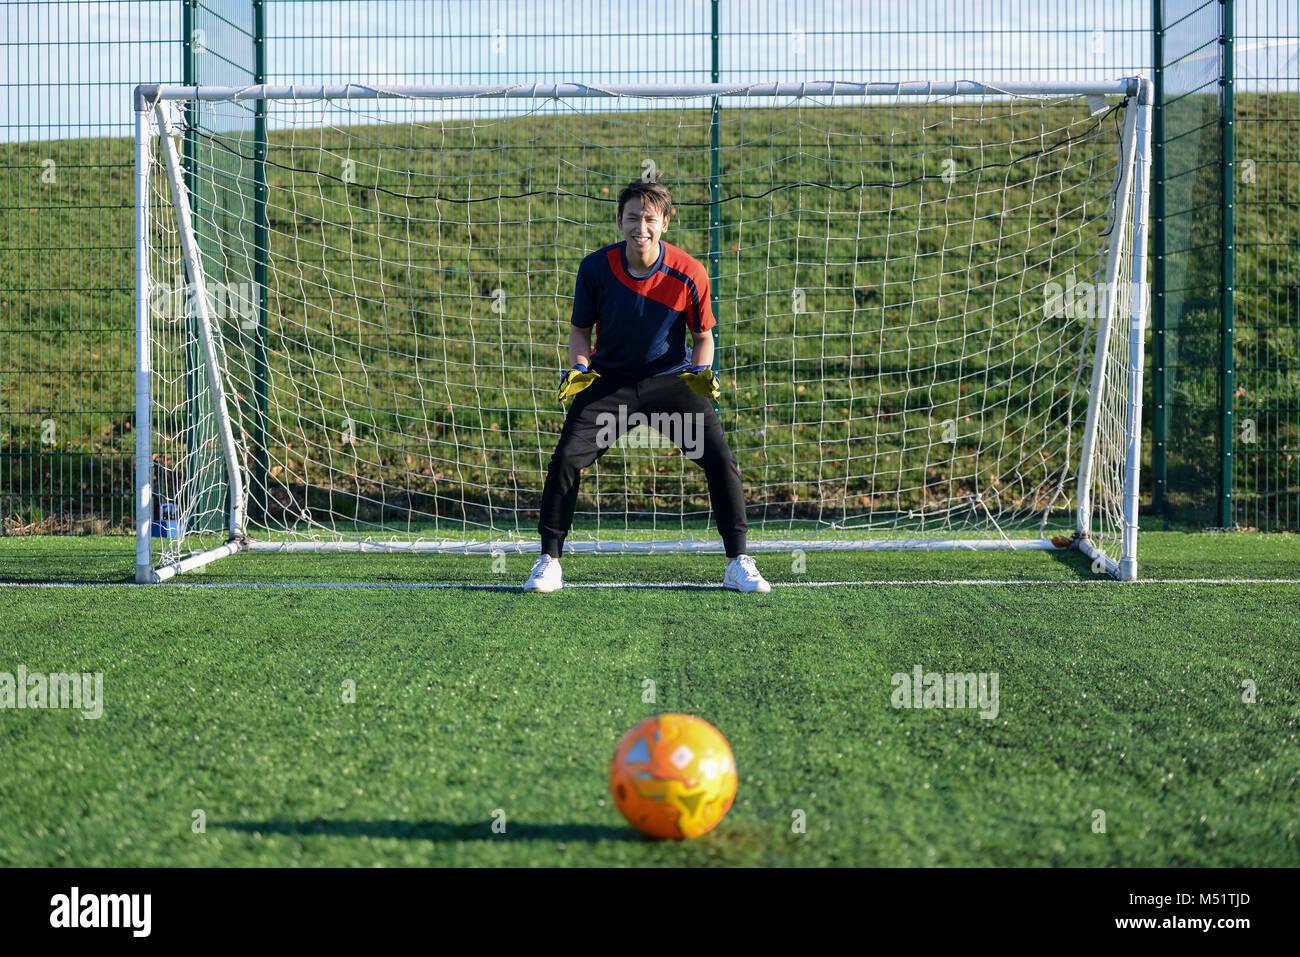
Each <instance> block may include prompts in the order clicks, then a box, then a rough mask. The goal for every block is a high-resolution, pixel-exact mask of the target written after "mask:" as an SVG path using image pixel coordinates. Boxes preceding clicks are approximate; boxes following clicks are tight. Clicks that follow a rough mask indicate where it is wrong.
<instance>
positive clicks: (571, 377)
mask: <svg viewBox="0 0 1300 957" xmlns="http://www.w3.org/2000/svg"><path fill="white" fill-rule="evenodd" d="M599 378H600V373H599V372H589V371H587V367H586V366H584V365H581V364H579V365H576V366H574V367H573V368H572V369H570V370H569V371H568V372H566V373H564V376H563V378H561V379H560V404H561V405H563V404H564V400H565V399H568V398H571V397H573V396H575V395H577V394H578V393H579V392H581V391H582V390H583V389H585V388H587V386H589V385H591V384H592V383H593V382H595V381H596V380H597V379H599Z"/></svg>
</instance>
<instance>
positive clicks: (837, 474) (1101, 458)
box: [135, 79, 1151, 582]
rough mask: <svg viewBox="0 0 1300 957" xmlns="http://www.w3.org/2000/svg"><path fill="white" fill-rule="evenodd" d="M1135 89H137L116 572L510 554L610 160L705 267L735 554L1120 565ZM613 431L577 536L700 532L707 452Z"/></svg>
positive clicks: (523, 543) (1131, 549)
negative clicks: (640, 187)
mask: <svg viewBox="0 0 1300 957" xmlns="http://www.w3.org/2000/svg"><path fill="white" fill-rule="evenodd" d="M1150 99H1151V97H1150V87H1149V84H1148V83H1147V82H1146V81H1144V80H1141V79H1128V80H1117V81H1114V82H1111V83H1102V84H1065V85H1056V86H1044V87H1030V86H1026V85H1023V84H1020V85H1015V84H1006V85H1002V84H983V83H974V82H962V83H955V84H954V83H943V84H939V83H935V84H929V83H904V84H882V83H872V84H853V83H841V82H835V83H830V82H824V83H802V84H801V83H796V84H774V83H768V84H757V85H746V86H738V87H728V86H724V85H716V84H703V85H698V86H639V87H612V88H597V87H592V86H584V85H579V84H560V85H548V86H541V85H530V86H524V87H519V86H515V87H403V88H387V89H375V88H370V87H364V86H355V85H350V86H345V87H328V88H323V87H250V88H244V89H225V88H194V87H185V88H180V87H157V86H142V87H139V88H137V90H136V101H135V102H136V138H137V140H136V161H137V168H136V185H137V204H136V245H137V291H136V298H137V303H136V324H137V350H136V364H137V378H136V397H137V410H136V415H137V442H138V449H137V463H136V487H137V518H138V527H137V529H138V539H137V560H136V566H137V579H138V580H140V581H146V582H152V581H160V580H164V579H166V578H170V577H171V576H173V575H175V574H177V573H178V572H183V571H188V570H191V569H194V568H197V567H200V566H201V565H203V564H205V563H207V562H209V561H212V560H214V559H216V558H219V557H222V556H225V555H230V554H233V553H235V552H238V551H241V550H245V549H283V550H320V551H331V550H334V551H350V550H355V551H376V552H381V551H420V550H430V551H473V552H484V553H487V552H494V551H497V550H500V551H527V552H531V551H535V550H538V547H539V545H538V542H539V538H538V533H537V520H538V509H539V506H540V503H541V493H542V484H543V480H544V477H545V474H546V467H547V463H548V461H549V458H550V455H551V452H552V450H553V449H554V446H555V443H556V440H557V438H558V436H559V432H560V428H561V426H562V424H563V421H564V415H565V409H564V408H563V407H562V406H561V405H560V404H559V402H558V401H557V398H556V392H557V388H558V385H559V379H560V375H561V373H562V371H563V370H564V368H565V367H566V365H567V340H568V328H569V319H570V311H571V307H572V299H573V293H574V281H575V276H576V273H577V268H578V264H579V263H580V261H581V260H582V258H583V257H584V256H585V255H587V254H588V253H590V252H592V251H594V250H596V249H599V248H601V247H603V246H606V245H609V244H611V243H614V242H616V241H618V240H619V239H620V238H621V235H620V233H619V232H618V231H617V229H616V227H615V218H616V203H617V197H618V194H619V192H620V191H621V189H622V188H623V187H624V186H626V185H627V184H628V183H629V182H630V181H631V180H634V179H646V180H651V179H652V180H655V181H657V182H659V183H661V184H663V185H665V186H667V187H668V188H669V189H670V190H671V192H672V195H673V199H674V203H675V208H676V215H675V216H674V217H673V218H672V220H671V223H670V225H669V228H668V230H667V232H666V233H665V234H664V239H665V240H666V241H668V242H671V243H673V244H674V245H676V246H679V247H680V248H682V249H683V250H685V251H686V252H688V253H690V254H691V255H693V256H694V257H695V258H697V259H698V260H699V261H700V262H701V263H703V264H704V265H705V267H706V268H707V270H708V273H709V276H710V285H711V296H712V306H713V312H714V314H715V316H716V317H717V320H718V325H717V327H716V330H715V335H716V340H717V341H716V354H715V360H714V362H715V369H716V371H717V373H718V376H719V378H720V380H721V383H722V390H723V391H722V396H721V398H720V399H719V400H718V412H719V415H720V417H721V420H722V423H723V426H724V428H725V430H726V433H727V437H728V441H729V443H730V444H731V447H732V449H733V451H734V452H735V454H736V457H737V459H738V461H739V464H740V469H741V477H742V481H743V484H744V487H745V495H746V509H747V516H748V520H749V524H750V535H749V541H750V551H754V552H757V551H764V550H791V549H796V548H803V549H814V548H946V549H953V550H963V549H984V548H1033V549H1054V548H1059V547H1074V548H1078V549H1080V550H1082V551H1083V552H1085V553H1086V554H1087V555H1088V556H1089V557H1090V558H1091V559H1092V560H1093V569H1094V571H1099V572H1106V573H1109V574H1111V575H1114V576H1115V577H1118V578H1133V577H1134V576H1135V575H1136V544H1137V500H1138V463H1139V457H1140V428H1141V391H1142V390H1141V383H1142V348H1143V331H1144V325H1145V312H1146V303H1145V295H1146V283H1145V281H1144V278H1145V245H1146V205H1147V199H1146V197H1147V175H1148V162H1149V141H1150V133H1149V127H1150V124H1149V122H1148V115H1149V111H1150V106H1149V104H1150ZM599 345H600V340H599V332H597V336H596V347H597V349H599ZM626 427H627V431H626V433H625V434H624V435H623V436H622V437H621V439H620V441H619V442H618V444H617V445H616V446H615V447H613V448H611V449H610V450H609V451H608V452H606V454H605V455H604V456H603V457H602V458H600V459H599V460H598V462H597V463H596V465H595V466H593V467H592V468H591V469H589V470H588V472H587V474H586V475H585V476H584V478H583V481H582V485H581V490H580V495H579V499H578V505H577V513H576V517H575V524H574V530H573V532H572V534H571V535H570V536H569V539H568V541H567V542H566V548H567V549H568V550H570V551H581V550H584V549H592V550H597V551H604V550H609V551H643V550H644V551H651V550H704V551H721V548H722V546H721V540H720V539H719V537H718V535H717V534H716V530H715V528H714V525H713V517H712V512H711V509H710V505H709V498H708V488H707V485H706V482H705V476H704V473H703V470H702V469H700V468H699V467H698V466H697V465H696V464H695V462H693V461H691V460H690V458H688V457H687V456H686V455H683V454H682V452H681V450H680V449H678V448H676V447H675V446H673V445H672V444H671V443H669V442H668V441H667V440H666V439H665V438H664V437H663V436H661V435H660V434H659V433H658V432H656V431H654V429H652V428H650V427H649V425H639V424H638V423H637V421H636V420H635V419H632V420H631V421H629V422H627V423H626ZM1053 540H1055V544H1054V543H1053Z"/></svg>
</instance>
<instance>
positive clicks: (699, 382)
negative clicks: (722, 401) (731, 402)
mask: <svg viewBox="0 0 1300 957" xmlns="http://www.w3.org/2000/svg"><path fill="white" fill-rule="evenodd" d="M677 378H679V379H681V380H682V381H683V382H685V383H686V384H687V385H688V386H690V387H691V389H693V390H694V391H695V392H698V393H699V394H700V395H702V396H704V398H706V399H711V400H712V401H714V402H717V401H718V396H720V395H722V387H721V386H720V385H718V377H717V376H715V375H714V374H713V370H712V369H710V368H709V367H708V366H695V367H694V368H692V369H691V370H690V371H689V372H679V373H678V374H677Z"/></svg>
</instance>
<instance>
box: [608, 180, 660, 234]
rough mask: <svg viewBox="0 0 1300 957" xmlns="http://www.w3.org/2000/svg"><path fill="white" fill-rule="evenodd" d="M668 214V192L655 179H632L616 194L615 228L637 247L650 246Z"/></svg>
mask: <svg viewBox="0 0 1300 957" xmlns="http://www.w3.org/2000/svg"><path fill="white" fill-rule="evenodd" d="M672 214H673V198H672V195H671V194H670V193H669V192H668V190H667V189H666V188H665V187H663V186H660V185H659V184H658V183H645V182H642V181H641V180H634V181H633V182H631V183H629V184H628V185H627V187H626V188H625V189H624V190H623V192H621V193H619V194H618V229H619V232H621V233H622V234H623V237H624V238H625V239H626V240H627V241H628V245H629V246H632V247H635V248H637V249H642V250H649V249H653V248H654V247H655V245H656V244H657V243H658V242H659V237H660V236H661V235H663V231H664V230H665V229H667V228H668V220H669V218H670V217H671V216H672Z"/></svg>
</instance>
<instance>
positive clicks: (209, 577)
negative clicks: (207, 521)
mask: <svg viewBox="0 0 1300 957" xmlns="http://www.w3.org/2000/svg"><path fill="white" fill-rule="evenodd" d="M1140 554H1141V557H1142V573H1143V576H1144V577H1160V578H1175V577H1182V578H1187V577H1198V578H1199V577H1213V578H1279V577H1290V578H1295V577H1300V576H1298V575H1296V571H1297V570H1298V569H1300V539H1297V538H1296V537H1294V536H1261V535H1250V534H1223V535H1207V534H1202V535H1189V534H1184V533H1179V532H1163V533H1162V532H1147V533H1145V534H1144V535H1143V537H1142V540H1141V552H1140ZM132 559H133V553H132V543H131V540H130V539H126V538H112V537H93V538H80V539H78V538H27V539H13V538H10V539H4V540H0V580H3V581H8V582H28V583H31V582H37V581H42V580H43V581H50V582H52V581H66V580H71V579H74V578H80V579H82V580H85V581H87V582H101V583H108V582H124V581H126V580H128V579H129V577H130V574H131V562H132ZM759 561H760V567H761V568H762V569H763V571H764V573H765V574H766V575H767V576H768V577H769V578H771V579H772V580H773V581H774V582H783V581H784V582H791V581H796V580H799V579H800V578H803V579H804V580H810V581H856V580H867V579H872V580H884V579H902V578H912V579H931V578H934V579H961V578H1009V579H1024V580H1025V582H1024V583H1023V584H1010V585H980V584H969V583H967V584H960V585H952V584H949V585H931V584H904V585H882V584H876V585H837V586H833V587H820V588H798V587H777V588H775V589H774V590H773V591H772V592H771V593H770V594H767V595H737V594H734V593H730V592H723V591H720V590H718V589H716V588H715V587H689V586H687V587H672V588H598V589H590V588H587V589H583V588H571V589H569V590H565V591H561V592H559V593H556V594H553V595H547V596H541V595H523V594H521V593H519V592H518V591H516V590H509V589H507V588H506V587H504V586H507V585H510V586H517V585H518V584H519V583H520V582H522V580H523V578H524V577H525V576H526V575H527V571H528V568H529V566H530V563H531V556H508V557H507V558H506V566H507V570H506V573H505V574H498V573H494V572H493V571H492V569H491V559H490V558H489V557H488V556H482V557H465V556H459V557H458V556H416V557H404V558H401V557H388V556H365V557H364V558H362V557H357V556H303V555H299V556H283V555H240V556H235V557H232V558H229V559H226V560H224V561H222V562H218V563H217V564H215V565H214V566H212V568H211V569H210V570H209V571H208V572H206V573H204V574H201V575H196V576H189V577H183V578H182V581H185V580H188V581H190V582H193V583H210V584H216V583H219V582H222V581H238V580H253V579H258V580H267V581H277V582H279V583H281V584H283V585H284V587H251V586H250V587H213V588H187V587H178V586H177V585H176V584H169V585H158V586H127V585H124V584H120V585H109V586H108V587H95V586H93V585H86V586H78V587H49V588H46V587H27V586H23V585H20V586H16V587H0V672H9V673H16V670H17V668H18V666H19V665H22V666H24V667H25V668H26V669H27V670H28V671H29V672H45V673H52V672H68V671H73V670H75V671H78V672H102V673H103V675H104V712H103V716H102V717H101V718H99V719H85V718H83V717H82V716H81V715H80V714H79V713H77V712H73V711H66V710H0V732H2V733H0V767H3V768H4V769H5V772H4V773H3V774H2V775H0V864H3V865H8V866H15V865H18V866H21V865H64V864H66V865H92V866H96V865H113V864H118V865H187V866H188V865H215V866H244V865H298V864H303V865H356V866H372V865H429V864H482V865H566V864H567V865H640V864H652V865H671V864H735V865H749V864H793V865H817V866H820V865H906V866H911V865H1004V864H1025V865H1084V866H1110V865H1121V866H1127V865H1145V866H1166V865H1198V866H1216V865H1242V866H1244V865H1260V864H1269V865H1295V864H1297V863H1300V849H1298V846H1297V841H1296V833H1297V830H1300V822H1298V820H1297V818H1298V817H1300V814H1298V813H1297V810H1296V801H1295V794H1296V788H1297V782H1298V780H1300V748H1297V740H1296V735H1297V713H1298V709H1300V677H1297V676H1298V675H1300V651H1297V645H1296V641H1295V634H1296V626H1295V622H1296V621H1297V620H1300V586H1296V585H1291V584H1267V585H1259V584H1222V585H1208V584H1190V583H1176V582H1168V583H1160V584H1152V583H1147V584H1136V585H1125V584H1120V583H1115V582H1109V581H1106V582H1095V583H1093V582H1092V581H1091V579H1092V578H1093V576H1092V575H1091V572H1090V570H1089V569H1088V567H1087V565H1086V563H1079V562H1078V561H1076V560H1074V556H1073V553H1066V554H1065V555H1050V554H1042V553H1031V554H1003V553H997V554H974V555H960V556H955V555H949V554H902V555H898V554H860V553H859V554H848V555H841V554H819V553H809V554H808V556H807V562H808V568H807V571H806V573H805V574H804V575H802V576H800V575H798V574H796V573H793V572H791V571H790V564H791V562H790V558H789V556H778V555H762V556H760V558H759ZM565 571H566V576H567V577H568V578H569V580H570V581H571V582H573V583H575V584H576V583H579V582H588V583H594V582H598V581H604V582H620V581H622V582H641V583H646V582H655V581H659V582H688V583H694V584H695V585H697V586H716V584H717V583H718V582H720V580H721V573H722V559H721V558H720V557H719V556H660V555H655V556H640V557H617V556H600V557H578V558H573V559H569V560H566V563H565ZM1033 579H1050V580H1055V581H1057V582H1059V583H1057V584H1053V583H1050V582H1048V583H1043V582H1035V581H1033ZM309 581H316V582H331V581H333V582H348V581H351V582H354V583H362V582H364V581H368V582H372V583H373V582H380V583H382V582H392V583H406V584H419V583H429V582H433V583H442V584H449V583H457V582H459V583H466V584H479V585H493V584H498V585H502V586H503V587H501V588H500V589H496V590H494V589H481V590H471V589H459V588H457V589H427V588H356V587H305V586H300V585H295V584H290V583H293V582H309ZM1077 582H1088V584H1086V585H1077V584H1074V583H1077ZM918 665H919V666H921V668H922V669H923V671H926V672H931V671H933V672H939V673H946V672H959V673H966V672H975V673H981V672H983V673H990V674H991V673H997V674H998V676H999V700H998V707H997V715H996V718H994V719H992V720H989V719H986V718H983V717H981V716H980V713H979V711H978V710H977V709H956V708H953V709H948V708H941V709H933V708H932V709H923V708H922V709H904V708H898V709H896V708H894V707H892V706H891V695H892V694H893V691H894V685H893V683H892V681H891V678H892V676H893V675H895V674H898V673H902V674H908V675H910V674H911V673H912V671H913V669H914V668H915V667H916V666H918ZM647 680H648V681H650V682H653V691H654V700H653V701H647V700H645V696H646V694H647V690H648V689H649V688H650V686H649V685H647V684H646V682H647ZM1247 681H1249V682H1253V688H1254V696H1255V700H1254V702H1253V703H1247V702H1246V701H1245V700H1243V695H1244V693H1245V691H1244V686H1243V682H1247ZM348 682H354V683H355V698H356V700H355V702H354V703H346V702H345V701H344V700H343V699H344V693H345V689H347V688H348V687H350V685H348V684H347V683H348ZM656 711H682V712H688V713H691V714H696V715H699V716H701V717H703V718H706V719H707V720H709V721H710V722H712V723H713V724H715V725H716V726H717V727H718V728H719V729H721V730H722V731H723V733H724V734H726V735H727V737H728V738H729V740H730V742H731V745H732V748H733V750H734V752H735V756H736V761H737V764H738V768H739V772H740V790H739V795H738V797H737V800H736V803H735V806H734V807H733V808H732V810H731V812H730V813H729V814H728V816H727V817H726V818H725V819H724V821H723V822H722V823H721V824H720V825H719V827H718V828H717V829H716V830H715V831H713V832H712V833H710V834H708V835H705V836H704V837H702V838H699V839H697V840H694V841H688V842H682V843H655V842H651V841H649V840H646V839H642V838H641V837H640V836H638V835H637V834H636V833H635V832H633V831H632V830H631V829H630V828H629V827H627V826H626V825H625V824H624V822H623V820H622V818H621V817H620V816H619V814H618V812H617V811H616V810H615V809H614V808H613V806H612V803H611V800H610V798H609V795H608V791H607V782H606V763H607V762H608V760H609V758H610V756H611V755H612V753H613V749H614V744H615V742H616V741H617V739H618V738H619V736H620V735H621V734H622V733H623V732H624V731H626V730H627V729H628V728H630V727H631V726H632V725H633V724H634V723H636V722H637V721H638V720H640V719H641V718H643V717H645V716H646V715H648V714H651V713H653V712H656ZM498 810H499V811H500V812H503V813H504V819H505V822H506V828H505V832H504V833H497V832H494V830H493V828H492V822H493V820H494V812H497V811H498ZM196 811H202V812H203V813H204V816H205V824H206V829H205V830H204V831H202V832H196V831H195V830H194V826H195V825H194V820H195V818H194V814H195V812H196ZM798 811H802V812H804V814H803V819H804V820H805V821H806V831H805V832H804V833H796V832H795V831H794V830H793V829H792V822H794V821H795V820H796V818H797V815H796V812H798ZM1098 811H1100V812H1104V814H1105V831H1104V833H1097V832H1095V831H1094V822H1096V821H1098V820H1100V818H1099V817H1098V815H1097V812H1098ZM500 816H501V815H500V814H496V815H495V818H496V819H500Z"/></svg>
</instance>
